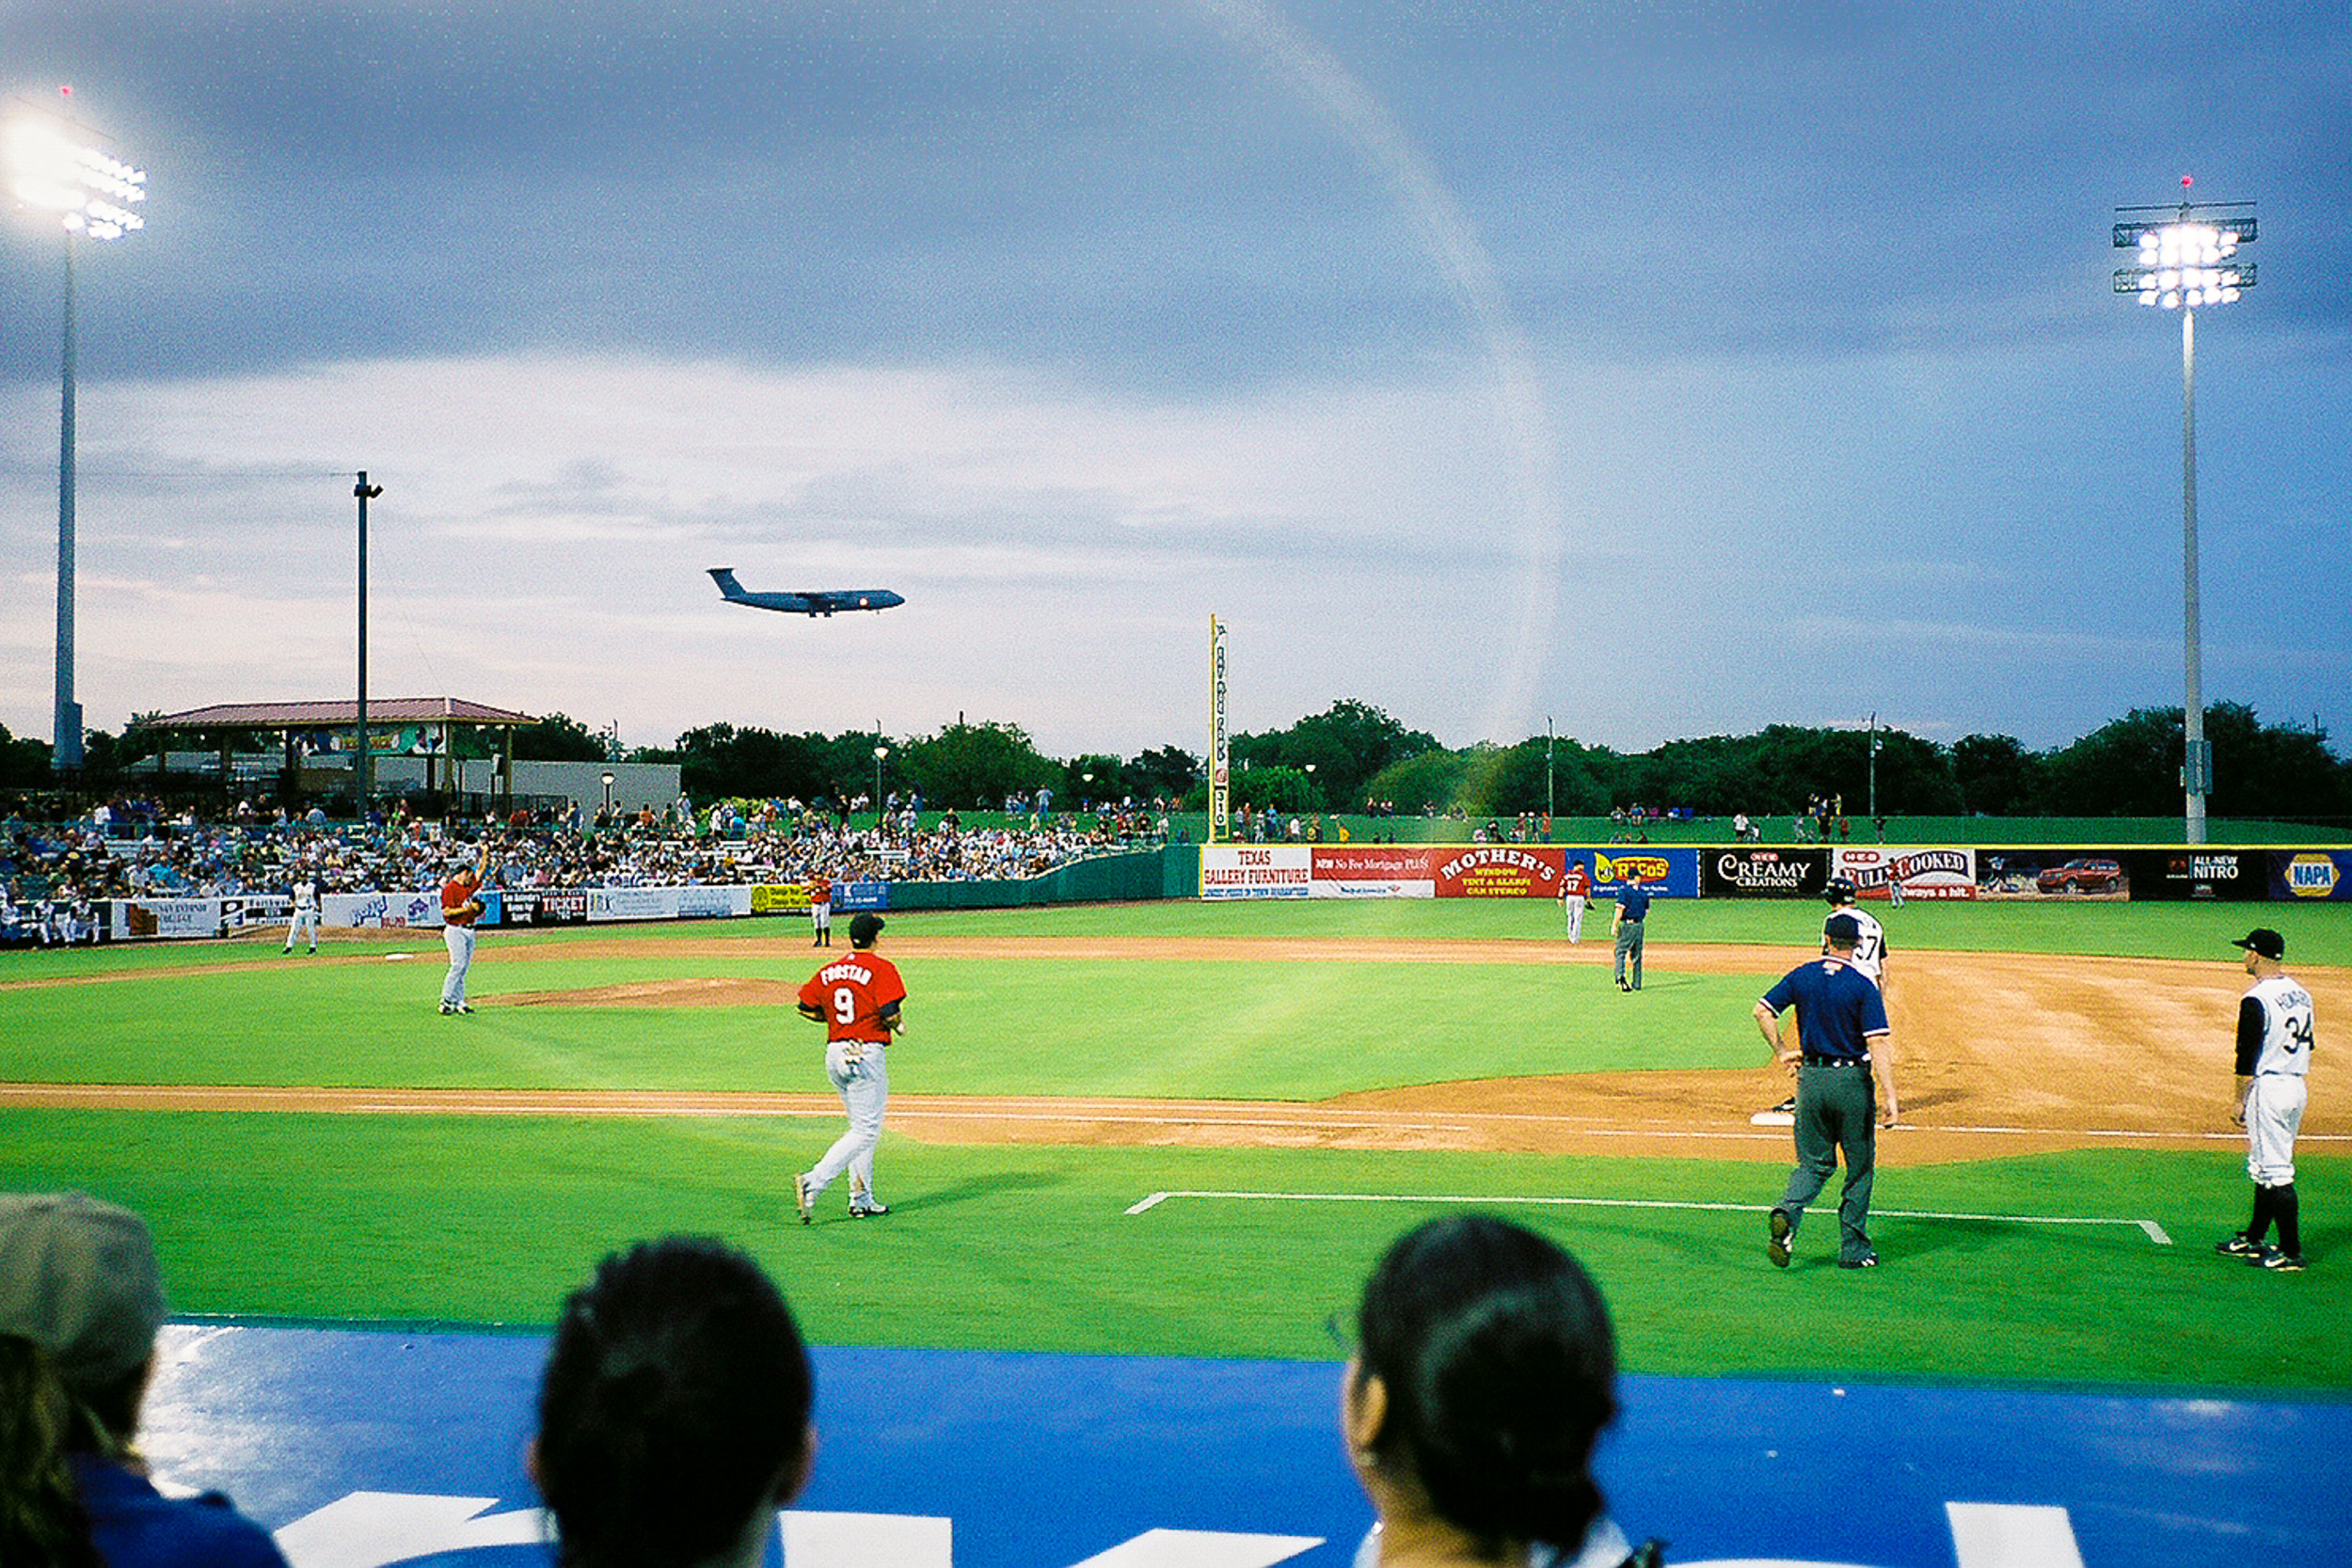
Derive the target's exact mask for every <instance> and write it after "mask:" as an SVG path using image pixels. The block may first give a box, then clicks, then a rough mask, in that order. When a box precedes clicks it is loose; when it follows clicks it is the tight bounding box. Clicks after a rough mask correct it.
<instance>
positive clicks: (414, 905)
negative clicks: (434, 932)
mask: <svg viewBox="0 0 2352 1568" xmlns="http://www.w3.org/2000/svg"><path fill="white" fill-rule="evenodd" d="M319 919H320V921H321V922H322V923H323V924H325V925H328V926H362V927H376V928H384V929H396V928H399V927H407V926H425V927H435V928H438V927H439V926H440V924H441V895H439V894H438V893H329V894H326V895H322V896H321V897H320V899H319Z"/></svg>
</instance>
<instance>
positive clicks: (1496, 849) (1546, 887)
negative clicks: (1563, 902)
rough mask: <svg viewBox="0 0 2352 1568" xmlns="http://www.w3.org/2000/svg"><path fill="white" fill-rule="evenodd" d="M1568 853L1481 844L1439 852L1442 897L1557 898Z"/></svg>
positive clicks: (1440, 893)
mask: <svg viewBox="0 0 2352 1568" xmlns="http://www.w3.org/2000/svg"><path fill="white" fill-rule="evenodd" d="M1565 857H1566V851H1565V850H1560V849H1549V848H1541V847H1534V846H1532V845H1518V844H1479V845H1473V846H1471V847H1470V848H1467V849H1440V850H1438V878H1437V880H1438V897H1440V898H1557V897H1559V896H1560V873H1561V871H1562V869H1563V868H1564V867H1565V864H1566V858H1565Z"/></svg>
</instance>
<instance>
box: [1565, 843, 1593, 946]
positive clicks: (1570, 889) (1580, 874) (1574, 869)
mask: <svg viewBox="0 0 2352 1568" xmlns="http://www.w3.org/2000/svg"><path fill="white" fill-rule="evenodd" d="M1592 901H1593V874H1592V873H1591V872H1589V871H1587V870H1585V869H1584V863H1583V862H1582V861H1580V860H1576V859H1573V858H1571V859H1570V860H1569V862H1568V868H1567V869H1566V870H1565V871H1564V872H1562V873H1561V874H1560V911H1561V913H1563V914H1565V915H1566V916H1567V920H1568V940H1569V941H1570V942H1582V941H1583V940H1584V911H1585V908H1586V906H1588V905H1590V904H1591V903H1592Z"/></svg>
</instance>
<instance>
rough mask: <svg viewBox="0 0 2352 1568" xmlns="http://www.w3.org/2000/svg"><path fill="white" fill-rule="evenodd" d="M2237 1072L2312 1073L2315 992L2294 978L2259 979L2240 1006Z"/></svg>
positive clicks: (2298, 1075)
mask: <svg viewBox="0 0 2352 1568" xmlns="http://www.w3.org/2000/svg"><path fill="white" fill-rule="evenodd" d="M2237 1070H2238V1076H2239V1077H2241V1078H2258V1077H2261V1076H2263V1075H2265V1074H2268V1073H2284V1074H2287V1075H2289V1076H2292V1077H2296V1078H2301V1077H2304V1076H2306V1075H2308V1074H2309V1073H2310V1071H2311V1070H2312V993H2311V992H2310V991H2307V990H2304V989H2303V988H2302V987H2301V986H2299V985H2297V984H2296V982H2295V979H2294V978H2293V976H2291V975H2286V974H2274V975H2272V976H2271V977H2270V978H2269V979H2267V980H2258V981H2256V982H2255V983H2254V985H2253V987H2252V989H2250V990H2248V991H2247V993H2246V999H2245V1000H2244V1001H2242V1002H2240V1003H2239V1004H2238V1012H2237Z"/></svg>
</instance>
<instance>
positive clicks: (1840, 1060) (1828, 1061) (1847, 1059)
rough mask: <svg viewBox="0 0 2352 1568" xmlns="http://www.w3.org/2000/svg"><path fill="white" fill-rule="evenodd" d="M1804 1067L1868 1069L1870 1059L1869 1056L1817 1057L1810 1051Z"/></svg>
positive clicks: (1805, 1058) (1805, 1057)
mask: <svg viewBox="0 0 2352 1568" xmlns="http://www.w3.org/2000/svg"><path fill="white" fill-rule="evenodd" d="M1804 1065H1805V1066H1807V1067H1868V1066H1869V1065H1870V1058H1869V1057H1867V1056H1816V1055H1814V1054H1813V1053H1811V1052H1809V1051H1808V1052H1807V1053H1805V1056H1804Z"/></svg>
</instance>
